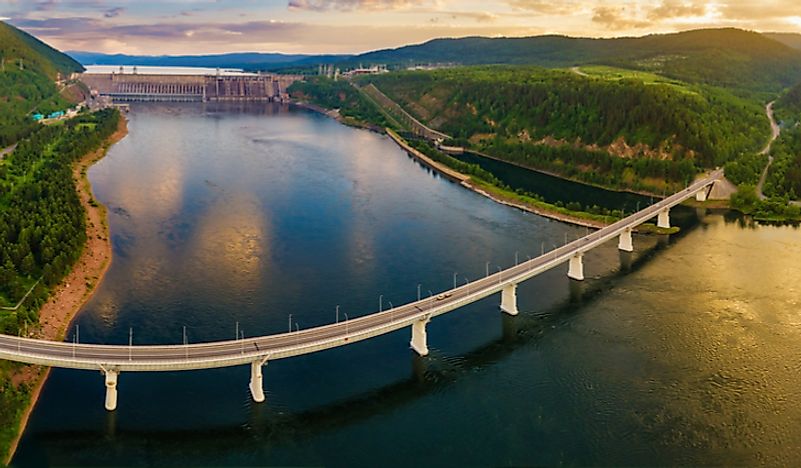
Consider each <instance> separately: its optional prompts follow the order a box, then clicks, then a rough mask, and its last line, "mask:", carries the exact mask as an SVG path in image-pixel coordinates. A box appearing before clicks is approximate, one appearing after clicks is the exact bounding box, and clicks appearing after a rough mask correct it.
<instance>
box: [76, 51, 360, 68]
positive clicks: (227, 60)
mask: <svg viewBox="0 0 801 468" xmlns="http://www.w3.org/2000/svg"><path fill="white" fill-rule="evenodd" d="M67 54H69V55H70V56H71V57H72V58H74V59H75V60H77V61H79V62H81V63H82V64H83V65H139V66H153V67H207V68H242V69H244V70H270V69H276V68H284V67H288V66H310V65H312V64H313V65H317V64H321V63H326V64H327V63H335V62H341V61H345V60H348V59H349V58H350V57H351V56H350V55H304V54H278V53H259V52H237V53H231V54H215V55H125V54H113V55H109V54H101V53H95V52H80V51H70V52H67Z"/></svg>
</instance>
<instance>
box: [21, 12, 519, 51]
mask: <svg viewBox="0 0 801 468" xmlns="http://www.w3.org/2000/svg"><path fill="white" fill-rule="evenodd" d="M12 23H13V24H14V25H15V26H17V27H21V28H23V29H25V30H26V31H28V32H29V33H31V34H34V35H36V36H37V37H39V38H41V39H44V40H46V41H47V42H49V43H51V44H52V45H54V46H55V47H57V48H59V49H61V50H84V51H93V52H109V53H129V54H149V55H159V54H192V53H224V52H234V51H261V52H275V51H281V52H288V53H353V52H362V51H369V50H376V49H382V48H388V47H398V46H401V45H405V44H408V43H415V42H423V41H427V40H429V39H433V38H436V37H463V36H474V35H483V36H496V35H499V34H502V33H507V34H517V35H521V34H522V32H521V31H520V30H509V28H508V27H496V26H485V25H475V26H469V27H468V26H464V25H442V24H439V25H431V24H427V25H426V24H422V25H418V26H416V27H414V28H409V27H408V26H406V25H398V26H379V25H376V26H372V25H363V26H360V27H359V34H352V32H353V28H352V27H351V26H344V25H343V26H333V25H319V24H308V23H300V22H284V21H271V20H265V21H246V22H213V21H186V20H185V19H182V20H181V21H175V22H160V23H144V22H137V23H128V24H117V23H114V22H111V21H108V20H107V19H105V18H102V17H99V18H93V17H71V18H51V19H41V20H40V19H15V20H13V21H12Z"/></svg>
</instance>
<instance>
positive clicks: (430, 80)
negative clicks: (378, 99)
mask: <svg viewBox="0 0 801 468" xmlns="http://www.w3.org/2000/svg"><path fill="white" fill-rule="evenodd" d="M588 71H589V72H591V73H597V74H598V75H597V76H581V75H579V74H578V73H575V72H571V71H566V70H548V69H542V68H538V67H511V66H487V67H467V68H451V69H443V70H437V71H432V72H401V73H392V74H387V75H381V76H372V77H366V78H364V79H363V82H368V81H369V82H372V83H374V84H375V85H376V86H378V87H379V89H381V90H382V91H383V92H384V93H386V94H387V95H388V96H389V97H390V98H392V99H394V100H395V101H396V102H398V103H399V104H401V105H402V106H403V107H404V108H405V109H407V110H408V111H409V112H411V113H412V114H413V115H415V116H416V117H417V118H419V119H420V120H421V121H423V122H425V123H427V124H429V125H430V126H432V127H434V128H437V129H438V130H441V131H443V132H445V133H447V134H449V135H451V136H453V137H454V138H455V139H456V140H457V141H458V142H459V143H461V144H463V145H467V146H469V147H471V148H473V149H476V150H479V151H483V152H486V153H489V154H491V155H493V156H495V157H498V158H501V159H505V160H508V161H511V162H514V163H518V164H522V165H525V166H529V167H533V168H536V169H543V170H548V171H551V172H556V173H559V174H562V175H565V176H568V177H571V178H576V179H580V180H584V181H586V182H591V183H597V184H602V185H607V186H615V187H621V188H639V189H653V188H654V186H655V185H658V183H659V181H662V180H665V179H667V181H668V183H669V184H670V185H676V186H678V185H681V184H684V183H685V182H686V181H687V179H688V178H691V177H692V176H694V175H695V173H696V172H697V171H698V170H700V169H702V168H710V167H715V166H722V165H723V164H724V163H726V162H727V161H730V160H732V159H735V158H736V157H738V156H739V155H740V154H741V153H744V152H749V151H753V150H755V149H756V148H758V147H759V146H760V145H762V144H764V141H765V139H766V138H767V135H768V132H769V130H768V123H767V120H766V119H765V117H764V114H763V110H762V108H761V105H760V104H759V103H757V102H752V101H747V100H744V99H741V98H738V97H736V96H734V95H732V94H730V93H728V92H726V91H724V90H721V89H719V88H713V87H710V86H702V85H689V84H686V83H681V82H677V81H671V80H664V79H660V78H659V77H658V76H656V75H650V74H643V73H641V72H638V73H631V72H626V71H625V70H618V71H614V70H613V69H609V68H591V69H588ZM627 73H628V74H627ZM648 179H650V181H649V180H648Z"/></svg>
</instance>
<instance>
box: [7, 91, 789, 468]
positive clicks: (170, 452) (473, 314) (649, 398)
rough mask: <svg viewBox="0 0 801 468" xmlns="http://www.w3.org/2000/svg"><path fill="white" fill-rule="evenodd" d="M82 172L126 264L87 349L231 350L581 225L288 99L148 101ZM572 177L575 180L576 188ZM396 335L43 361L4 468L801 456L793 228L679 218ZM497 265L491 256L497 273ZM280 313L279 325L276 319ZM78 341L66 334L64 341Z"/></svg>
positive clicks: (505, 258)
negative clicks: (420, 339)
mask: <svg viewBox="0 0 801 468" xmlns="http://www.w3.org/2000/svg"><path fill="white" fill-rule="evenodd" d="M129 119H130V122H129V129H130V133H129V135H128V136H127V138H125V139H124V140H123V141H122V142H120V143H118V144H117V145H115V146H114V147H113V148H112V149H111V151H110V152H109V154H108V156H107V157H106V158H105V159H103V160H102V161H101V162H100V163H98V164H97V165H96V166H95V167H93V168H92V170H91V171H90V179H91V181H92V184H93V186H94V189H95V192H96V195H97V198H98V199H99V200H100V201H102V202H103V203H104V204H106V206H107V207H108V209H109V222H110V227H111V233H112V238H113V248H114V260H113V263H112V266H111V269H110V270H109V272H108V275H107V276H106V279H105V281H104V282H103V284H102V285H101V287H100V289H99V291H98V293H97V294H96V295H95V296H94V298H93V299H92V300H91V301H90V302H89V303H88V304H87V305H86V307H85V308H84V310H83V311H82V312H81V314H80V316H79V318H78V320H77V324H78V325H79V327H80V341H81V342H93V343H116V344H127V343H128V340H129V337H130V336H131V332H132V336H133V341H134V343H136V344H154V343H174V344H179V343H181V342H182V340H183V334H184V327H186V336H187V339H188V341H189V342H191V343H196V342H200V341H207V340H218V339H233V338H234V336H235V334H236V330H240V331H241V332H243V333H244V336H254V335H262V334H271V333H278V332H284V331H287V329H288V328H289V327H290V326H291V327H293V328H294V327H296V326H297V327H300V328H307V327H311V326H315V325H320V324H324V323H330V322H333V321H334V320H335V309H336V306H337V305H339V306H340V311H341V315H340V317H341V318H342V319H344V317H345V314H347V315H348V316H349V317H350V318H353V317H356V316H358V315H362V314H365V313H370V312H372V311H374V310H376V309H378V307H379V303H382V305H383V307H384V308H388V307H391V306H392V304H394V305H399V304H402V303H405V302H407V301H411V300H413V299H416V297H417V289H418V284H420V285H421V286H420V290H421V292H422V294H424V295H427V294H430V292H429V291H431V292H433V293H434V294H436V293H437V291H440V290H443V289H446V288H448V287H451V286H452V285H453V281H454V273H456V281H457V282H460V283H461V282H464V281H465V279H475V278H478V277H480V276H481V275H484V274H485V273H486V270H487V269H489V270H490V271H494V270H496V269H497V268H498V266H502V267H506V266H509V265H511V264H513V263H514V261H515V256H516V255H517V256H518V258H519V259H525V258H526V256H528V255H531V256H534V255H538V254H539V253H540V252H541V250H542V249H545V250H547V249H550V248H552V247H553V246H554V245H558V244H561V243H563V242H565V240H566V239H568V240H570V239H573V238H575V237H577V236H581V235H584V234H585V229H584V228H576V227H571V226H568V225H565V224H562V223H559V222H555V221H550V220H547V219H545V218H542V217H539V216H535V215H532V214H528V213H524V212H521V211H518V210H515V209H511V208H508V207H506V206H502V205H498V204H496V203H494V202H492V201H491V200H488V199H486V198H484V197H482V196H480V195H478V194H475V193H473V192H470V191H468V190H466V189H464V188H462V187H460V186H458V185H456V184H453V183H450V182H448V181H447V180H445V179H443V178H441V177H439V176H437V175H436V174H433V173H431V172H430V171H428V170H426V169H424V168H423V167H421V166H420V165H419V164H417V163H416V162H415V161H414V160H412V159H410V158H409V157H408V156H407V155H406V154H405V153H404V152H402V151H401V150H400V149H398V148H397V147H396V146H395V145H394V144H393V143H392V142H391V141H389V140H388V139H386V138H385V137H382V136H380V135H377V134H374V133H370V132H367V131H364V130H356V129H352V128H348V127H344V126H342V125H340V124H338V123H337V122H335V121H333V120H330V119H328V118H325V117H322V116H320V115H317V114H314V113H310V112H308V111H305V110H302V109H296V108H286V107H280V106H277V105H202V104H183V105H173V104H171V105H158V104H152V105H139V106H132V112H131V113H130V115H129ZM563 190H564V191H565V193H566V194H569V193H570V192H571V185H570V184H569V183H565V185H564V186H563ZM681 214H682V216H677V218H680V222H681V224H682V225H683V230H682V232H681V233H680V234H679V235H674V236H672V237H670V238H668V237H640V236H637V237H635V247H636V252H635V253H634V254H632V255H622V254H620V253H619V252H618V250H617V248H616V244H615V243H614V242H610V243H608V244H607V245H604V246H602V247H601V248H598V249H595V250H593V251H592V252H590V253H588V254H587V256H586V257H585V271H586V274H587V276H588V279H587V280H586V281H584V282H582V283H576V282H571V281H570V280H568V278H567V277H566V274H565V273H566V271H565V270H566V268H557V269H555V270H552V271H550V272H548V273H546V274H543V275H540V276H538V277H536V278H534V279H532V280H530V281H528V282H526V283H524V284H522V285H520V288H519V290H518V300H519V307H520V310H521V313H520V315H519V316H517V317H514V318H513V317H508V316H505V315H504V314H501V313H500V312H499V310H498V302H499V298H498V297H491V298H487V299H485V300H483V301H481V302H478V303H475V304H473V305H471V306H469V307H465V308H463V309H460V310H458V311H455V312H453V313H450V314H448V315H445V316H443V317H440V318H437V319H435V320H434V321H433V322H432V323H431V324H429V327H428V330H429V346H430V348H431V350H432V352H431V354H430V356H428V357H426V358H418V357H416V356H415V355H414V354H413V353H412V351H411V350H410V349H409V346H408V342H409V331H408V330H403V331H398V332H395V333H393V334H390V335H385V336H382V337H378V338H375V339H372V340H369V341H366V342H361V343H358V344H354V345H351V346H347V347H344V348H338V349H335V350H329V351H325V352H321V353H318V354H313V355H307V356H304V357H299V358H293V359H288V360H280V361H274V362H270V363H269V365H268V366H267V367H266V368H265V390H266V394H267V401H266V402H265V403H263V404H254V403H252V402H251V399H250V393H249V391H248V380H249V368H247V367H237V368H229V369H217V370H204V371H195V372H182V373H144V374H138V373H123V374H121V375H120V381H119V391H120V393H119V398H120V400H119V407H118V410H117V411H116V412H114V413H108V412H106V411H105V410H104V408H103V398H104V391H105V388H104V385H103V377H102V375H101V374H100V373H98V372H88V371H75V370H63V369H54V370H53V372H52V374H51V376H50V379H49V380H48V382H47V384H46V385H45V387H44V390H43V392H42V395H41V399H40V400H39V403H38V404H37V406H36V408H35V410H34V412H33V415H32V418H31V421H30V424H29V426H28V428H27V430H26V431H25V434H24V436H23V439H22V442H21V445H20V447H19V450H18V452H17V455H16V457H15V458H14V461H13V462H14V465H17V466H40V465H48V464H53V465H73V466H91V465H115V466H128V465H130V466H148V465H156V466H161V465H171V466H197V465H203V466H214V465H328V466H343V467H345V466H347V467H352V466H465V465H468V466H475V465H493V466H497V465H555V464H578V465H585V464H602V465H616V464H638V465H642V464H645V465H650V464H668V465H675V464H722V465H734V464H749V465H750V464H756V463H767V464H776V465H788V464H792V463H793V462H797V461H798V460H799V459H801V424H799V421H801V405H799V404H798V402H799V401H801V304H799V302H801V281H800V280H801V232H799V231H798V230H797V229H795V228H792V227H762V226H754V225H753V224H751V223H749V222H747V221H746V220H743V219H741V218H739V217H737V216H735V215H733V214H731V213H714V212H705V211H696V210H694V209H686V208H685V209H684V210H683V211H682V212H681ZM487 262H489V263H487ZM290 314H291V316H290ZM72 338H73V336H72V333H71V334H70V336H69V337H68V339H70V340H71V339H72Z"/></svg>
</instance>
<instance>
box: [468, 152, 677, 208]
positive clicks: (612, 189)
mask: <svg viewBox="0 0 801 468" xmlns="http://www.w3.org/2000/svg"><path fill="white" fill-rule="evenodd" d="M464 151H465V152H466V153H470V154H474V155H476V156H481V157H482V158H487V159H491V160H493V161H497V162H500V163H504V164H509V165H511V166H515V167H519V168H520V169H526V170H528V171H534V172H539V173H540V174H545V175H547V176H551V177H555V178H557V179H562V180H566V181H568V182H573V183H576V184H581V185H586V186H587V187H595V188H598V189H601V190H606V191H607V192H617V193H630V194H633V195H641V196H643V197H654V198H663V195H661V194H658V193H655V192H649V191H647V190H634V189H626V188H619V187H607V186H605V185H601V184H593V183H591V182H587V181H584V180H581V179H578V178H575V177H567V176H565V175H562V174H559V173H558V172H553V171H548V170H545V169H537V168H534V167H529V166H526V165H523V164H520V163H517V162H513V161H507V160H505V159H502V158H498V157H495V156H491V155H489V154H486V153H482V152H480V151H476V150H472V149H470V148H464ZM683 188H684V187H681V188H678V189H671V193H675V192H678V191H680V190H682V189H683Z"/></svg>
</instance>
